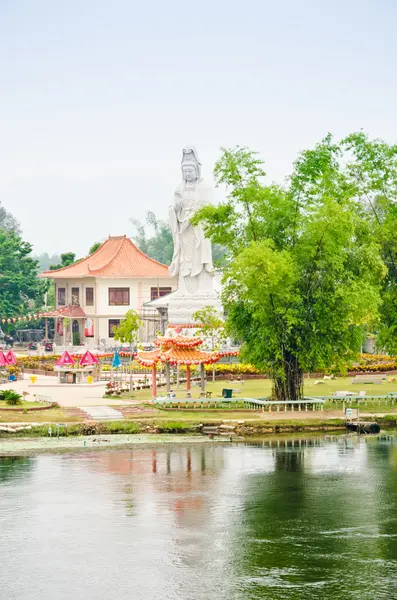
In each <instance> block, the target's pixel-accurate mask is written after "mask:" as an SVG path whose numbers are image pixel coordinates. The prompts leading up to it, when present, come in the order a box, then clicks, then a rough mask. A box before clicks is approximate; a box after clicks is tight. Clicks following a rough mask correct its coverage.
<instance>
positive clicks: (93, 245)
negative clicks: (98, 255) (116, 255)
mask: <svg viewBox="0 0 397 600" xmlns="http://www.w3.org/2000/svg"><path fill="white" fill-rule="evenodd" d="M101 246H102V242H95V244H92V246H91V248H90V249H89V250H88V254H89V255H91V254H94V252H96V251H97V250H98V248H100V247H101Z"/></svg>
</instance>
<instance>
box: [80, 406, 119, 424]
mask: <svg viewBox="0 0 397 600" xmlns="http://www.w3.org/2000/svg"><path fill="white" fill-rule="evenodd" d="M78 408H80V409H81V410H84V412H86V413H87V414H88V415H89V416H90V417H91V419H94V421H121V419H124V415H123V413H121V412H120V411H119V410H116V409H114V408H110V406H84V407H82V406H79V407H78Z"/></svg>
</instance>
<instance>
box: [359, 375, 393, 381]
mask: <svg viewBox="0 0 397 600" xmlns="http://www.w3.org/2000/svg"><path fill="white" fill-rule="evenodd" d="M384 379H386V377H384V375H356V377H353V381H352V383H383V380H384Z"/></svg>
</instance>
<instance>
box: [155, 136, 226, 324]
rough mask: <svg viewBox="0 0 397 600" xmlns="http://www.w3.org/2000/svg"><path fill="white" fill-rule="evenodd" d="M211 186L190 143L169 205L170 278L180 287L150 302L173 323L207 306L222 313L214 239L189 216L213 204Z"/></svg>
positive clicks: (189, 317) (184, 319)
mask: <svg viewBox="0 0 397 600" xmlns="http://www.w3.org/2000/svg"><path fill="white" fill-rule="evenodd" d="M211 200H212V193H211V187H210V186H209V185H208V184H207V183H205V181H204V180H203V179H202V178H201V163H200V160H199V157H198V154H197V151H196V149H195V148H194V147H193V146H187V147H186V148H184V149H183V153H182V181H181V182H180V184H179V185H178V187H177V189H176V191H175V193H174V201H173V204H172V206H170V208H169V215H170V224H171V230H172V236H173V239H174V255H173V257H172V264H171V265H170V267H169V274H170V275H171V277H178V289H177V290H176V291H175V292H172V293H171V294H168V295H167V296H163V297H161V298H157V299H156V300H152V301H150V302H149V303H147V306H150V307H152V308H157V309H158V310H159V312H160V314H164V313H163V312H162V311H163V310H164V309H166V311H167V320H168V322H169V323H170V324H187V323H192V315H193V313H194V312H196V311H197V310H199V309H201V308H203V307H204V306H213V307H214V308H216V310H217V312H219V314H220V315H221V314H222V306H221V302H220V299H219V294H218V293H217V291H215V287H214V283H215V278H214V268H213V264H212V251H211V242H210V240H208V239H207V238H206V237H205V235H204V231H203V228H202V226H201V225H195V226H193V225H192V224H191V222H190V219H191V218H192V216H193V215H194V213H195V212H196V211H197V209H199V208H200V207H201V206H204V205H205V204H210V203H211Z"/></svg>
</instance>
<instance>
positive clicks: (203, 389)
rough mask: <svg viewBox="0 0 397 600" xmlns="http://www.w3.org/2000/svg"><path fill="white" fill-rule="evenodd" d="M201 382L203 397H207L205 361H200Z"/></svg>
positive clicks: (201, 394)
mask: <svg viewBox="0 0 397 600" xmlns="http://www.w3.org/2000/svg"><path fill="white" fill-rule="evenodd" d="M200 383H201V392H200V396H201V397H202V398H205V368H204V363H200Z"/></svg>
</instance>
